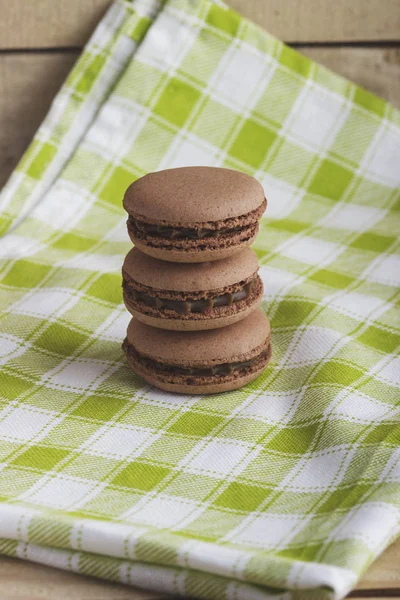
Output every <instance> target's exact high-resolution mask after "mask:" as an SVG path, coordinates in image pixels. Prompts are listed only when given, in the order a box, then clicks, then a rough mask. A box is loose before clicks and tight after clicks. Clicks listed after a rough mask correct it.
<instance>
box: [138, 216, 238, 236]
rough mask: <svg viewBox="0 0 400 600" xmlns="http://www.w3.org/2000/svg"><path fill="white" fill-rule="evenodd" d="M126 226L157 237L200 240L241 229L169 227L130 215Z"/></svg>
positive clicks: (233, 232) (139, 232)
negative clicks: (146, 221)
mask: <svg viewBox="0 0 400 600" xmlns="http://www.w3.org/2000/svg"><path fill="white" fill-rule="evenodd" d="M128 227H129V228H130V229H131V230H132V231H133V233H138V234H139V235H140V234H141V235H143V234H144V235H152V236H155V237H159V238H167V239H169V240H184V239H190V240H201V239H202V238H205V237H218V236H219V235H221V234H224V233H230V234H235V233H237V232H238V231H241V230H242V229H243V227H231V228H223V229H208V228H206V227H200V228H198V229H195V228H191V227H171V226H169V225H156V224H154V223H145V222H144V221H140V220H138V219H135V218H134V217H132V216H131V215H130V216H129V218H128Z"/></svg>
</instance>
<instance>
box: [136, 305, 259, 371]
mask: <svg viewBox="0 0 400 600" xmlns="http://www.w3.org/2000/svg"><path fill="white" fill-rule="evenodd" d="M270 333H271V329H270V324H269V321H268V318H267V316H266V315H265V313H264V312H263V311H262V310H261V309H259V308H258V309H256V310H254V311H252V312H251V313H250V314H249V315H248V316H247V317H246V318H245V319H241V320H240V321H238V322H236V323H234V324H233V325H229V326H228V327H223V328H221V329H210V330H207V331H193V332H187V331H185V332H183V331H168V330H164V329H157V328H154V327H149V326H148V325H145V324H144V323H142V322H140V321H138V320H136V319H132V320H131V322H130V323H129V325H128V330H127V339H128V343H130V344H132V346H133V347H134V348H135V349H136V351H137V352H139V353H140V354H143V355H145V356H148V357H150V358H152V359H154V360H158V361H161V362H164V363H167V364H182V363H187V364H190V365H193V366H195V365H196V364H204V363H205V362H212V361H214V362H231V361H234V360H237V359H239V360H240V357H242V356H245V355H247V354H251V353H253V352H254V350H256V349H257V348H259V347H260V346H262V345H263V344H265V342H266V340H267V339H268V338H269V336H270Z"/></svg>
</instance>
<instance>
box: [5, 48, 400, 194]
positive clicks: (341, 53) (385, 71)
mask: <svg viewBox="0 0 400 600" xmlns="http://www.w3.org/2000/svg"><path fill="white" fill-rule="evenodd" d="M302 52H304V53H305V54H307V55H308V56H310V57H311V58H313V59H314V60H316V61H318V62H321V63H324V64H326V65H327V66H328V67H331V68H332V69H334V70H335V71H336V72H338V73H341V74H342V75H345V76H347V77H350V78H351V79H353V80H354V81H356V82H357V83H360V84H361V85H364V86H365V87H366V88H367V89H369V90H371V91H373V92H376V93H378V94H380V95H381V96H383V97H384V98H386V99H388V100H390V101H391V102H393V103H394V104H396V105H397V106H400V50H399V49H396V48H386V49H385V48H325V49H324V48H307V47H305V48H302ZM77 56H78V52H76V53H67V54H65V53H60V52H54V53H45V54H34V53H33V54H32V53H28V54H3V55H0V188H1V187H2V185H4V183H5V181H6V180H7V178H8V176H9V174H10V173H11V171H12V169H13V168H14V167H15V165H16V164H17V162H18V160H19V158H20V157H21V155H22V153H23V151H24V150H25V148H26V147H27V145H28V143H29V141H30V139H31V137H32V136H33V134H34V133H35V131H36V129H37V128H38V126H39V124H40V122H41V121H42V119H43V118H44V116H45V115H46V112H47V110H48V108H49V106H50V103H51V100H52V98H53V96H54V94H55V93H56V91H57V90H58V89H59V87H60V85H61V84H62V82H63V80H64V78H65V77H66V75H67V73H68V72H69V70H70V69H71V67H72V65H73V63H74V62H75V60H76V58H77Z"/></svg>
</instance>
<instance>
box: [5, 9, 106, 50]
mask: <svg viewBox="0 0 400 600" xmlns="http://www.w3.org/2000/svg"><path fill="white" fill-rule="evenodd" d="M110 3H111V0H84V1H83V2H82V0H68V2H65V1H64V0H35V2H32V1H31V0H12V2H10V0H0V15H1V19H0V48H3V49H4V48H66V47H71V46H77V47H81V46H83V45H84V44H85V42H86V41H87V39H88V38H89V36H90V34H91V33H92V31H93V30H94V28H95V27H96V25H97V23H98V22H99V21H100V20H101V18H102V16H103V15H104V12H105V11H106V10H107V8H108V6H109V5H110ZM21 24H22V26H21Z"/></svg>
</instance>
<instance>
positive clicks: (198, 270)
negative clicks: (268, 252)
mask: <svg viewBox="0 0 400 600" xmlns="http://www.w3.org/2000/svg"><path fill="white" fill-rule="evenodd" d="M257 271H258V262H257V255H256V253H255V252H254V250H251V249H250V248H245V249H244V250H243V252H240V253H239V252H238V253H237V254H235V255H234V256H231V257H229V258H226V259H225V260H220V261H212V262H202V263H183V264H180V265H178V264H177V263H174V262H167V261H160V260H157V259H154V258H152V257H151V256H149V255H148V254H144V253H143V252H141V251H140V250H139V249H138V248H132V250H130V251H129V252H128V254H127V256H126V258H125V261H124V264H123V267H122V273H123V275H124V274H127V275H128V276H130V277H131V278H132V279H133V280H134V281H136V282H138V283H141V284H142V285H145V286H148V287H151V288H154V289H159V290H170V291H177V292H198V291H206V290H215V289H221V288H224V287H227V286H230V285H233V284H235V283H239V282H240V281H243V280H245V279H247V278H249V277H251V276H252V275H254V274H255V273H256V272H257Z"/></svg>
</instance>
